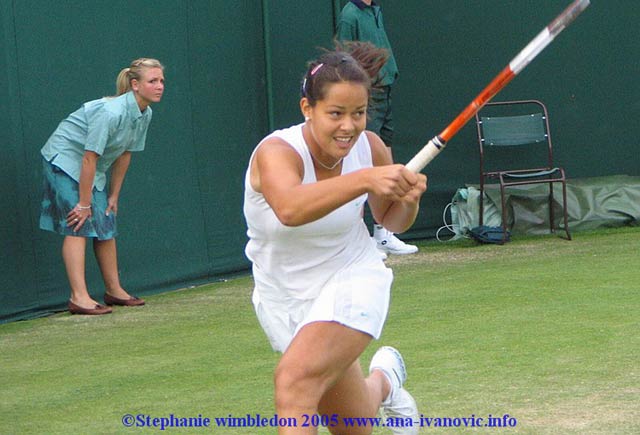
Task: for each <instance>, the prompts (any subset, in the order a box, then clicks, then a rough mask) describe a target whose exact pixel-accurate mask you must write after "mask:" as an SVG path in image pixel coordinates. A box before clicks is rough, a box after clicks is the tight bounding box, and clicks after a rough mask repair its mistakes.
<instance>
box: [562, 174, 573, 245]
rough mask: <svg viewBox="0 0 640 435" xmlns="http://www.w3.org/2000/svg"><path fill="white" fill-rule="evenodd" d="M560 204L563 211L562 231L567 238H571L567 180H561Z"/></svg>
mask: <svg viewBox="0 0 640 435" xmlns="http://www.w3.org/2000/svg"><path fill="white" fill-rule="evenodd" d="M562 206H563V209H564V210H563V211H564V231H565V232H566V233H567V240H571V234H570V233H569V210H568V208H567V182H566V180H562Z"/></svg>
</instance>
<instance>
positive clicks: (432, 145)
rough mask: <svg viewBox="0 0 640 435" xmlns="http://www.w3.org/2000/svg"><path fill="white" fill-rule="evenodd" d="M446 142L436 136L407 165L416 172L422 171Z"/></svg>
mask: <svg viewBox="0 0 640 435" xmlns="http://www.w3.org/2000/svg"><path fill="white" fill-rule="evenodd" d="M446 144H447V143H446V142H445V141H444V140H442V139H441V138H440V137H438V136H436V137H434V138H433V139H431V140H430V141H429V143H427V144H426V145H425V146H424V147H422V149H421V150H420V151H419V152H418V154H416V155H415V156H414V157H413V158H412V159H411V160H410V161H409V163H407V164H406V165H405V167H406V168H407V169H408V170H410V171H412V172H415V173H418V172H420V171H422V170H423V169H424V168H425V167H426V166H427V165H428V164H429V162H431V160H433V159H434V158H435V157H436V156H437V155H438V154H440V151H442V150H443V149H444V147H445V146H446Z"/></svg>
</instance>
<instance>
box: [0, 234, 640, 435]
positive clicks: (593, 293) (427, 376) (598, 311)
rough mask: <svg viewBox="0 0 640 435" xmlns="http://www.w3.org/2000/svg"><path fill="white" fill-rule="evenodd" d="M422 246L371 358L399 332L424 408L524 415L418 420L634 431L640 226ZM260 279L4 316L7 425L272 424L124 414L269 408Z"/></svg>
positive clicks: (396, 342) (67, 429)
mask: <svg viewBox="0 0 640 435" xmlns="http://www.w3.org/2000/svg"><path fill="white" fill-rule="evenodd" d="M420 247H421V250H420V252H419V253H418V254H415V255H411V256H405V257H391V258H390V259H389V260H388V261H387V264H388V265H389V266H390V267H392V268H393V269H394V272H395V276H396V279H395V283H394V287H393V296H392V303H391V309H390V312H389V317H388V319H387V324H386V326H385V331H384V333H383V336H382V337H381V339H380V340H379V342H374V343H373V344H372V346H370V348H369V349H367V351H366V352H365V354H364V356H363V365H364V366H368V362H369V359H370V357H371V355H372V354H373V352H374V351H375V349H376V348H377V347H378V346H380V345H387V344H388V345H392V346H395V347H397V348H398V349H400V350H401V351H402V353H403V355H404V357H405V361H406V363H407V368H408V371H409V378H408V381H407V384H406V387H407V389H408V390H409V391H410V392H411V393H412V394H413V395H414V397H415V398H416V401H417V402H418V405H419V408H420V411H421V412H422V414H424V417H425V418H427V417H428V418H433V419H435V418H438V417H440V418H444V417H449V418H451V419H454V418H463V417H464V418H469V417H472V416H474V417H475V418H484V419H485V422H486V419H487V418H488V416H489V415H491V416H493V417H496V418H498V419H500V422H502V421H503V416H505V415H506V414H508V416H509V418H512V419H515V420H511V422H514V421H516V422H517V425H516V426H515V427H510V428H504V427H503V428H500V427H492V428H487V427H482V428H464V427H454V428H451V427H449V428H442V427H440V428H437V427H431V428H426V427H425V428H424V429H423V430H422V432H421V433H425V434H429V433H434V434H466V433H469V434H494V433H495V434H507V433H508V434H638V433H640V334H639V331H640V254H639V253H638V252H639V251H640V249H639V248H640V228H639V227H630V228H621V229H615V230H604V231H598V232H589V233H578V234H574V240H573V241H570V242H569V241H566V240H564V239H561V238H558V237H555V236H548V237H547V236H539V237H516V238H514V241H512V242H511V243H508V244H507V245H504V246H494V245H476V244H475V243H474V242H471V241H469V240H462V241H456V242H450V243H438V242H435V241H428V242H424V243H421V244H420ZM251 288H252V282H251V279H250V278H249V277H245V278H238V279H233V280H230V281H227V282H222V283H214V284H210V285H206V286H202V287H198V288H191V289H186V290H182V291H177V292H172V293H166V294H163V295H158V296H153V297H149V298H147V302H148V303H147V305H146V306H144V307H141V308H121V307H116V309H115V310H114V314H112V315H108V316H97V317H91V316H71V315H69V314H68V313H60V314H57V315H54V316H51V317H48V318H42V319H35V320H29V321H22V322H15V323H10V324H4V325H0V434H3V435H4V434H114V433H122V434H129V433H136V434H137V433H168V434H191V433H220V434H226V435H235V434H238V435H240V434H242V435H245V434H254V433H255V434H260V433H264V434H272V433H275V430H274V429H268V428H263V429H256V428H219V427H209V428H200V429H197V428H167V429H166V430H165V431H161V430H160V428H159V427H155V428H141V427H125V426H124V425H123V423H122V419H123V416H124V415H126V414H132V415H137V414H144V415H149V416H151V417H169V416H170V414H174V415H175V416H176V417H194V418H196V417H198V416H199V415H202V417H203V418H204V417H208V418H211V419H213V418H215V417H227V416H229V415H232V416H235V417H242V416H246V414H251V415H255V414H261V415H263V416H266V417H271V416H272V415H273V413H274V407H273V400H272V378H271V376H272V371H273V367H274V366H275V364H276V362H277V360H278V355H277V354H275V353H273V352H272V351H271V348H270V347H269V344H268V342H267V339H266V337H265V336H264V334H263V333H262V330H261V329H260V328H259V325H258V322H257V320H256V319H255V316H254V313H253V308H252V305H251V301H250V295H251ZM452 421H455V420H452ZM434 422H435V420H434ZM432 424H435V423H432ZM321 433H327V432H326V431H321ZM374 433H375V434H388V433H390V432H389V431H388V430H386V429H376V430H375V431H374Z"/></svg>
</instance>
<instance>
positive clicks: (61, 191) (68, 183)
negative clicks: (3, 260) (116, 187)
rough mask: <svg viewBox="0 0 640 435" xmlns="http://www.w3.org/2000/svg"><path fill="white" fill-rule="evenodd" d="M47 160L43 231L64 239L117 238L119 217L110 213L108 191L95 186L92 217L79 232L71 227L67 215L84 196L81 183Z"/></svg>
mask: <svg viewBox="0 0 640 435" xmlns="http://www.w3.org/2000/svg"><path fill="white" fill-rule="evenodd" d="M42 161H43V174H44V182H43V197H42V205H41V208H40V228H41V229H43V230H45V231H53V232H54V233H58V234H62V235H63V236H78V237H92V238H97V239H98V240H110V239H113V238H114V237H116V236H117V234H118V232H117V229H116V215H115V213H113V212H111V213H109V216H107V215H106V210H107V204H108V203H107V192H106V190H104V191H99V190H97V189H96V188H95V187H94V188H93V192H92V195H91V217H90V218H89V219H87V220H86V221H85V223H84V225H82V227H81V228H80V230H79V231H73V227H69V226H67V214H69V212H70V211H71V210H72V209H73V207H75V206H76V204H77V203H78V199H79V197H80V195H79V193H78V189H79V187H80V185H79V184H78V182H77V181H75V180H74V179H73V178H71V177H70V176H69V175H67V173H66V172H64V171H63V170H62V169H60V168H59V167H57V166H56V165H54V164H53V163H50V162H48V161H46V160H45V159H43V160H42Z"/></svg>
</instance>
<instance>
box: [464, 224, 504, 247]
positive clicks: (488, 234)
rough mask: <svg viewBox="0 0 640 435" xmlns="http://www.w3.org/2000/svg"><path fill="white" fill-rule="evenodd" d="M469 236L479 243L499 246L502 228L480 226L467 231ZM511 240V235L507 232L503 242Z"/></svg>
mask: <svg viewBox="0 0 640 435" xmlns="http://www.w3.org/2000/svg"><path fill="white" fill-rule="evenodd" d="M469 235H470V236H471V237H473V238H474V239H475V240H477V241H478V242H480V243H497V244H501V243H502V242H503V240H502V235H503V231H502V227H490V226H487V225H481V226H478V227H474V228H471V230H469ZM510 240H511V234H510V233H509V231H507V234H506V237H505V238H504V242H508V241H510Z"/></svg>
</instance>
